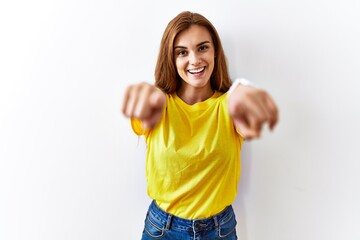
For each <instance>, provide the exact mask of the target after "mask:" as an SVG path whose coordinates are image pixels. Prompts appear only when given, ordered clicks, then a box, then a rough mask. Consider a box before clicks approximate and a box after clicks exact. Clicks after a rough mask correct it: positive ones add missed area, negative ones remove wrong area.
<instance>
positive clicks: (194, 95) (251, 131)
mask: <svg viewBox="0 0 360 240" xmlns="http://www.w3.org/2000/svg"><path fill="white" fill-rule="evenodd" d="M230 87H231V89H230ZM229 89H230V90H229ZM123 113H124V114H125V115H126V116H128V117H130V118H131V124H132V128H133V130H134V132H135V133H136V134H137V135H144V136H145V139H146V144H147V154H146V175H147V176H146V178H147V184H148V194H149V196H150V197H151V198H152V199H154V201H153V202H152V203H151V205H150V207H149V210H148V213H147V216H146V219H145V227H144V231H143V235H142V239H182V240H186V239H237V237H236V230H235V226H236V220H235V215H234V212H233V209H232V207H231V204H232V202H233V201H234V199H235V197H236V194H237V185H238V181H239V177H240V159H239V157H240V150H241V144H242V141H243V140H244V139H245V140H248V139H252V138H254V137H259V136H260V133H261V129H262V126H263V124H265V123H268V124H269V126H270V128H273V127H274V126H275V124H276V122H277V119H278V110H277V107H276V105H275V103H274V101H273V100H272V99H271V97H270V96H269V95H268V94H267V93H266V92H265V91H263V90H259V89H256V88H252V87H247V86H244V85H241V84H232V81H231V79H230V77H229V74H228V69H227V64H226V58H225V55H224V51H223V48H222V45H221V41H220V38H219V36H218V33H217V31H216V29H215V28H214V26H213V25H212V24H211V23H210V22H209V21H208V20H207V19H206V18H205V17H204V16H202V15H200V14H197V13H191V12H182V13H180V14H179V15H177V16H176V17H175V18H174V19H173V20H171V21H170V22H169V24H168V26H167V28H166V29H165V32H164V35H163V38H162V41H161V46H160V52H159V56H158V61H157V65H156V69H155V85H151V84H147V83H140V84H136V85H132V86H129V87H128V88H127V89H126V91H125V98H124V102H123Z"/></svg>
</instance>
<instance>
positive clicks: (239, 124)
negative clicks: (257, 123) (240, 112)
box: [235, 119, 260, 140]
mask: <svg viewBox="0 0 360 240" xmlns="http://www.w3.org/2000/svg"><path fill="white" fill-rule="evenodd" d="M235 126H236V130H237V132H238V133H239V134H240V136H241V137H242V138H244V139H245V140H251V139H253V138H258V137H260V131H258V130H255V129H252V128H251V127H250V126H249V125H248V124H247V123H246V122H245V121H244V120H240V119H237V120H235Z"/></svg>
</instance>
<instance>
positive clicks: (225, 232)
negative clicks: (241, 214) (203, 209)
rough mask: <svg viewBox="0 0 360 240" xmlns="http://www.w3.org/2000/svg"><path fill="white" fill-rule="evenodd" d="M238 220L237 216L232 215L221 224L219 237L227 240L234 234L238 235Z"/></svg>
mask: <svg viewBox="0 0 360 240" xmlns="http://www.w3.org/2000/svg"><path fill="white" fill-rule="evenodd" d="M235 227H236V219H235V214H233V213H232V214H231V215H230V216H229V217H228V218H226V219H224V220H223V221H220V222H219V237H220V238H225V237H228V236H230V234H232V233H234V234H235V233H236V229H235Z"/></svg>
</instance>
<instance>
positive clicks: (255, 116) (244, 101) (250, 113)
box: [228, 84, 279, 140]
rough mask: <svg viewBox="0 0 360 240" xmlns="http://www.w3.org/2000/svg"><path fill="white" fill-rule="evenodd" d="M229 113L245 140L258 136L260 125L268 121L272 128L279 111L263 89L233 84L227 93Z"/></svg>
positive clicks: (260, 129)
mask: <svg viewBox="0 0 360 240" xmlns="http://www.w3.org/2000/svg"><path fill="white" fill-rule="evenodd" d="M228 102H229V113H230V115H231V116H232V118H233V120H234V124H235V126H236V127H237V129H238V130H239V133H240V134H241V135H242V137H244V139H245V140H251V139H253V138H258V137H260V134H261V131H262V127H263V125H264V124H266V123H268V124H269V128H270V129H273V128H274V127H275V125H276V123H277V122H278V118H279V111H278V108H277V106H276V104H275V102H274V100H273V99H272V97H271V96H270V95H269V94H268V93H267V92H266V91H264V90H261V89H259V88H255V87H252V86H245V85H243V84H235V85H234V86H232V88H231V90H229V93H228Z"/></svg>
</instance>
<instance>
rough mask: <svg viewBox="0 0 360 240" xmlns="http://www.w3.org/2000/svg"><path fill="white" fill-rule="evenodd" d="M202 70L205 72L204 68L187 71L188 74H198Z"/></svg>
mask: <svg viewBox="0 0 360 240" xmlns="http://www.w3.org/2000/svg"><path fill="white" fill-rule="evenodd" d="M204 70H205V67H202V68H197V69H190V70H188V72H189V73H191V74H198V73H202V72H203V71H204Z"/></svg>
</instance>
